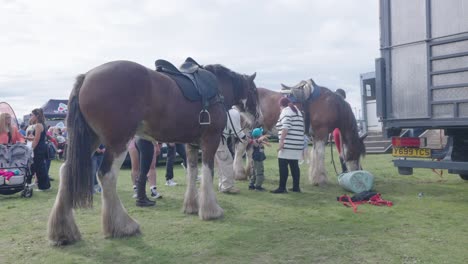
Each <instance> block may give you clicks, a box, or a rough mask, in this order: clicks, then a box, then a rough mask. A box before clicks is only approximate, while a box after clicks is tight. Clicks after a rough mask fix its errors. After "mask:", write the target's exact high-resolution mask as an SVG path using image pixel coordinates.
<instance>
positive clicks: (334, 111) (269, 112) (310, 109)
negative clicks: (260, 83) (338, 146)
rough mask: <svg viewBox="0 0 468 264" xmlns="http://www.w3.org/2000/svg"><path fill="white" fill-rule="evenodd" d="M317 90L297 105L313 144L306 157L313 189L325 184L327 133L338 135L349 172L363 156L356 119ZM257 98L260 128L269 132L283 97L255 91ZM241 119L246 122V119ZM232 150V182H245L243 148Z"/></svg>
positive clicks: (330, 95)
mask: <svg viewBox="0 0 468 264" xmlns="http://www.w3.org/2000/svg"><path fill="white" fill-rule="evenodd" d="M286 87H287V86H286ZM317 89H320V96H319V97H318V98H315V99H313V100H311V99H308V100H307V101H305V102H303V103H302V104H301V105H300V108H301V109H302V110H303V111H304V112H305V116H304V118H308V119H309V121H310V128H311V130H309V131H310V133H311V136H312V138H313V142H314V144H313V147H312V150H311V153H310V154H311V155H309V158H310V163H309V164H310V165H309V180H310V182H311V183H312V184H314V185H322V184H325V183H327V181H328V180H327V173H326V170H325V144H326V142H327V140H328V135H329V133H331V132H332V131H333V130H334V129H335V128H339V129H340V131H341V136H342V142H343V149H344V151H343V155H344V159H345V161H346V165H347V167H348V170H349V171H354V170H358V169H359V168H360V159H361V157H362V156H363V155H365V151H366V150H365V146H364V143H363V141H362V139H360V138H359V131H358V127H357V123H356V118H355V117H354V114H353V111H352V109H351V106H350V105H349V104H348V102H346V101H345V100H344V99H343V97H342V96H340V95H338V94H335V93H334V92H332V91H330V90H329V89H328V88H325V87H321V86H317ZM258 95H259V102H260V108H261V111H262V117H263V127H264V129H265V130H269V131H271V130H272V129H273V128H274V126H275V124H276V121H277V120H278V117H279V115H280V113H281V110H280V108H279V99H280V98H281V97H282V96H283V94H281V93H279V92H275V91H271V90H268V89H264V88H258ZM247 104H249V101H247ZM243 116H244V117H247V118H248V116H249V115H248V114H247V115H243ZM236 148H237V149H236V158H235V161H236V162H235V163H234V164H235V166H234V171H235V172H236V174H235V175H236V179H240V180H243V179H246V178H247V175H246V170H245V169H244V168H243V161H242V159H241V158H240V157H242V155H243V153H244V152H245V149H246V146H245V144H244V145H242V144H238V145H237V146H236Z"/></svg>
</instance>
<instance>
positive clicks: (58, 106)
mask: <svg viewBox="0 0 468 264" xmlns="http://www.w3.org/2000/svg"><path fill="white" fill-rule="evenodd" d="M67 105H68V100H58V99H50V100H49V101H47V103H45V105H43V106H42V107H41V108H42V110H43V111H44V117H45V118H46V119H49V120H50V119H65V117H66V116H67V112H68V107H67Z"/></svg>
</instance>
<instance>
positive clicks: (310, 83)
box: [281, 79, 320, 103]
mask: <svg viewBox="0 0 468 264" xmlns="http://www.w3.org/2000/svg"><path fill="white" fill-rule="evenodd" d="M281 86H282V88H281V93H282V94H286V95H287V96H288V97H292V98H293V99H295V100H296V101H297V102H299V103H304V102H305V101H307V100H314V99H316V98H318V97H319V96H320V86H318V85H317V84H316V83H315V82H314V80H312V79H309V80H307V81H301V82H300V83H298V84H296V85H294V86H292V87H289V86H286V85H284V84H281Z"/></svg>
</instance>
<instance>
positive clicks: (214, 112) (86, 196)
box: [48, 61, 261, 245]
mask: <svg viewBox="0 0 468 264" xmlns="http://www.w3.org/2000/svg"><path fill="white" fill-rule="evenodd" d="M204 68H205V69H207V70H209V71H211V72H212V73H214V74H215V75H216V77H217V79H218V84H219V93H220V95H222V96H223V98H224V105H223V102H222V101H221V100H219V97H216V98H215V99H213V100H212V104H211V105H210V107H209V108H208V110H209V112H210V114H211V124H210V125H203V126H202V125H200V124H199V123H198V114H199V112H200V111H201V109H202V105H201V102H191V101H188V100H186V99H185V97H184V96H183V95H182V93H181V91H180V89H179V88H178V86H177V84H176V83H175V81H173V80H172V79H171V78H169V77H167V76H166V75H164V74H161V73H159V72H156V71H154V70H151V69H148V68H146V67H144V66H142V65H140V64H137V63H134V62H129V61H114V62H109V63H106V64H103V65H101V66H98V67H96V68H94V69H92V70H90V71H89V72H87V73H86V74H82V75H79V76H78V77H77V80H76V83H75V85H74V88H73V90H72V92H71V94H70V99H69V112H68V117H67V127H68V139H69V144H68V149H67V155H68V157H67V160H66V162H65V163H64V164H63V165H62V167H61V168H60V186H59V190H58V194H57V198H56V200H55V204H54V207H53V208H52V212H51V214H50V216H49V224H48V237H49V240H50V241H51V243H52V244H54V245H66V244H70V243H73V242H75V241H77V240H80V239H81V235H80V232H79V230H78V227H77V225H76V223H75V220H74V217H73V208H74V207H75V208H76V207H89V206H91V204H92V196H93V194H92V177H91V174H92V173H91V155H92V153H93V152H94V150H95V149H96V147H97V146H98V145H99V144H100V143H103V144H105V146H106V153H105V156H104V161H103V163H102V166H101V168H100V170H99V172H98V179H99V181H100V183H101V186H102V223H103V230H104V235H105V236H106V237H123V236H131V235H135V234H138V233H140V228H139V224H138V223H137V222H136V221H135V220H133V219H132V218H131V217H130V216H129V215H128V213H127V211H126V210H125V208H124V207H123V205H122V203H121V202H120V200H119V197H118V195H117V192H116V185H117V174H118V171H119V169H120V166H121V164H122V162H123V160H124V158H125V156H126V153H127V147H126V145H127V143H128V141H129V140H130V139H131V138H132V137H133V136H134V135H138V136H140V137H143V138H146V139H149V140H157V141H161V142H180V143H195V144H199V145H200V147H201V149H202V153H203V156H202V163H203V168H202V172H203V177H202V180H201V186H200V193H198V191H197V189H196V184H195V182H196V176H197V164H198V151H197V150H198V149H197V148H196V147H194V146H193V145H190V144H187V150H188V151H187V158H188V170H187V190H186V193H185V198H184V204H183V211H184V212H185V213H187V214H196V213H198V215H199V217H200V218H201V219H203V220H208V219H216V218H220V217H222V216H223V209H222V208H221V207H220V206H219V205H218V203H217V201H216V196H215V193H214V191H213V175H214V174H213V167H214V155H215V152H216V149H217V147H218V144H219V141H220V138H221V134H222V131H223V129H224V127H225V125H226V120H227V117H226V108H227V109H229V108H231V106H233V105H240V106H242V107H243V108H245V109H246V110H247V111H250V112H251V114H252V115H253V116H261V113H259V112H258V109H257V107H256V102H257V101H256V100H257V99H256V98H257V91H256V86H255V83H254V81H253V80H254V78H255V74H254V75H252V76H247V75H241V74H238V73H235V72H233V71H231V70H229V69H227V68H226V67H223V66H221V65H208V66H205V67H204ZM247 100H249V101H253V103H250V105H251V106H253V107H254V108H253V109H251V108H249V107H246V105H245V102H246V101H247Z"/></svg>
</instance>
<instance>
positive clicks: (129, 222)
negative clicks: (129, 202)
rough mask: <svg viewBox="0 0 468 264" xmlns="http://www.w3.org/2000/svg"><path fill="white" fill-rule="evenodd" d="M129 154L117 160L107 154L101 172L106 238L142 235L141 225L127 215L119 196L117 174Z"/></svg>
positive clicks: (120, 156) (119, 156)
mask: <svg viewBox="0 0 468 264" xmlns="http://www.w3.org/2000/svg"><path fill="white" fill-rule="evenodd" d="M126 155H127V152H126V151H124V152H123V153H121V154H119V155H118V157H117V158H116V159H114V158H113V157H112V154H110V153H106V155H105V156H104V161H103V164H102V165H101V169H100V170H99V173H98V175H99V182H100V183H101V186H102V226H103V231H104V236H105V237H125V236H132V235H136V234H140V226H139V224H138V223H137V222H136V221H135V220H133V219H132V218H131V217H130V216H129V215H128V213H127V210H125V208H124V207H123V205H122V202H121V201H120V199H119V197H118V195H117V174H118V171H119V170H120V166H122V163H123V161H124V159H125V156H126Z"/></svg>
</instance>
